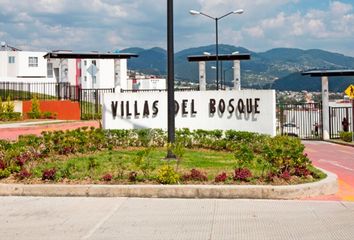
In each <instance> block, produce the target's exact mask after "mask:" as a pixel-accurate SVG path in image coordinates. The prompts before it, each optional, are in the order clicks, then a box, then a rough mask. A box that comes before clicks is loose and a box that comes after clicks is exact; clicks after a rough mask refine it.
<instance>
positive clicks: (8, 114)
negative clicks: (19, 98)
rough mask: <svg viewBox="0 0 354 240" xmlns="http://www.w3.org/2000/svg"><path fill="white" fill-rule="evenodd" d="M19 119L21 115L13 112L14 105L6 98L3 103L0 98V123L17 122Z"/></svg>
mask: <svg viewBox="0 0 354 240" xmlns="http://www.w3.org/2000/svg"><path fill="white" fill-rule="evenodd" d="M20 119H21V113H19V112H15V104H14V102H12V101H11V99H10V96H9V97H7V100H6V102H5V103H3V102H2V98H1V97H0V121H17V120H20Z"/></svg>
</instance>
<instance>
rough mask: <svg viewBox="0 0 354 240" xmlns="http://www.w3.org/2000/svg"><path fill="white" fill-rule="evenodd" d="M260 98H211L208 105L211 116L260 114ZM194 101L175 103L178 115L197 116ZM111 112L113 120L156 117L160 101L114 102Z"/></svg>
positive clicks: (187, 100) (184, 100) (185, 100)
mask: <svg viewBox="0 0 354 240" xmlns="http://www.w3.org/2000/svg"><path fill="white" fill-rule="evenodd" d="M259 102H260V98H246V99H241V98H240V99H235V98H231V99H228V100H225V99H219V100H217V99H214V98H210V99H209V102H208V103H204V104H208V109H209V115H210V116H211V117H212V116H214V114H219V115H220V114H221V115H223V114H224V113H229V114H234V113H235V114H251V113H254V114H260V113H261V112H260V109H259ZM197 107H198V106H196V103H195V100H194V99H183V100H181V101H175V113H176V115H177V114H179V113H181V114H182V116H187V115H191V116H195V115H197V114H198V111H197V109H198V108H197ZM111 110H112V115H113V118H116V117H117V116H120V117H121V118H131V117H134V118H140V117H156V116H157V115H158V113H159V100H156V101H148V100H146V101H137V100H136V101H112V102H111Z"/></svg>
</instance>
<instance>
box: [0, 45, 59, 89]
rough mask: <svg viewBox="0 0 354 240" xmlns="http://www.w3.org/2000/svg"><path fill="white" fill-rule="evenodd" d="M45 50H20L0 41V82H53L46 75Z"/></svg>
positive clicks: (52, 79)
mask: <svg viewBox="0 0 354 240" xmlns="http://www.w3.org/2000/svg"><path fill="white" fill-rule="evenodd" d="M45 54H46V52H29V51H21V50H19V49H16V48H14V47H11V46H8V45H7V44H6V43H4V42H2V43H1V46H0V82H26V83H32V82H33V83H35V82H54V81H55V79H54V78H53V77H50V76H48V72H47V69H48V67H47V64H48V63H47V60H46V59H45V58H44V57H43V56H44V55H45Z"/></svg>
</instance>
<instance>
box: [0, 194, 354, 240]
mask: <svg viewBox="0 0 354 240" xmlns="http://www.w3.org/2000/svg"><path fill="white" fill-rule="evenodd" d="M353 219H354V203H348V202H316V201H264V200H208V199H207V200H201V199H197V200H193V199H192V200H185V199H178V200H176V199H168V200H167V199H134V198H31V197H26V198H22V197H0V236H1V240H10V239H11V240H12V239H36V240H37V239H46V240H52V239H60V240H62V239H65V240H70V239H73V240H74V239H75V240H77V239H95V240H96V239H104V240H109V239H128V240H129V239H136V240H141V239H144V240H148V239H154V240H156V239H161V240H166V239H171V240H173V239H176V240H177V239H178V240H180V239H186V240H187V239H188V240H193V239H201V240H205V239H223V240H227V239H230V240H231V239H232V240H234V239H250V240H253V239H254V240H259V239H262V240H263V239H271V240H276V239H279V240H280V239H281V240H286V239H296V240H299V239H311V240H316V239H319V240H326V239H328V240H335V239H338V240H346V239H348V240H352V239H354V221H353Z"/></svg>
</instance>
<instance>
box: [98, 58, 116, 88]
mask: <svg viewBox="0 0 354 240" xmlns="http://www.w3.org/2000/svg"><path fill="white" fill-rule="evenodd" d="M97 68H98V69H99V71H98V73H97V88H114V60H113V59H100V60H99V61H98V62H97Z"/></svg>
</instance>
